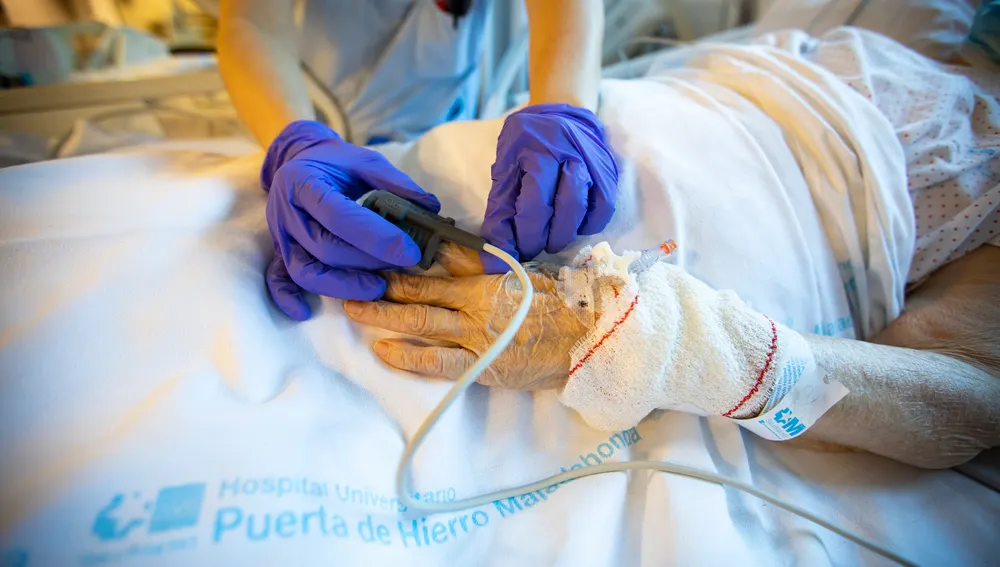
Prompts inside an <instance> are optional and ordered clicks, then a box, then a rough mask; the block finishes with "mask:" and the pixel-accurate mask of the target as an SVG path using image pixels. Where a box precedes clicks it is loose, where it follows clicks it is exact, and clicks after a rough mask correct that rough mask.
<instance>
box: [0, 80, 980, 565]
mask: <svg viewBox="0 0 1000 567" xmlns="http://www.w3.org/2000/svg"><path fill="white" fill-rule="evenodd" d="M727 92H728V93H729V94H727ZM709 95H711V96H709ZM604 101H605V102H604V104H605V109H606V110H605V112H604V116H603V118H604V120H605V121H606V123H607V124H608V128H609V133H610V136H611V139H612V143H613V144H614V146H615V148H616V150H617V151H618V152H619V153H620V154H621V155H622V166H623V167H622V171H623V178H622V200H621V206H620V208H619V212H618V215H617V216H616V219H615V221H614V223H613V225H612V226H611V227H609V230H608V231H607V232H606V234H605V235H604V236H603V238H604V239H608V240H610V241H611V242H612V244H613V245H614V246H616V247H622V248H623V247H631V248H641V247H645V246H651V245H655V244H657V243H658V242H660V241H662V240H663V239H665V238H668V237H669V238H675V239H676V240H677V242H678V243H679V244H680V249H679V250H678V254H677V261H678V263H680V264H681V265H682V266H684V267H685V268H687V269H688V270H690V271H691V272H692V273H693V274H695V275H696V276H698V277H699V278H702V279H703V280H705V281H706V282H708V283H710V284H711V285H713V286H715V287H718V288H732V289H735V290H737V291H738V292H739V293H740V294H741V295H742V296H743V297H744V298H746V299H748V300H750V301H751V302H752V303H753V305H754V307H755V308H756V309H759V310H761V311H763V312H765V313H768V314H769V315H771V316H772V318H775V319H777V320H782V321H784V322H786V323H787V324H789V325H791V326H793V327H795V328H797V329H799V330H804V331H812V330H814V329H816V328H817V326H818V328H819V330H820V331H821V332H824V331H829V334H836V335H840V336H851V335H853V334H854V333H855V330H854V324H853V321H852V320H851V319H850V311H849V309H848V301H847V293H846V292H845V290H844V288H843V285H842V282H841V277H840V274H839V271H838V267H837V265H836V259H835V257H834V253H833V251H832V250H831V248H830V246H829V245H828V244H827V242H828V241H827V236H826V234H825V232H824V230H823V223H822V222H821V221H820V214H819V213H817V211H816V207H815V205H813V201H812V199H811V198H810V189H809V187H808V186H807V184H806V181H805V179H804V176H803V175H802V173H801V170H800V169H799V168H798V166H797V164H796V161H795V160H796V156H795V155H794V154H793V152H792V151H791V150H789V148H788V146H787V144H783V143H782V141H783V140H784V139H785V136H784V135H783V133H782V131H781V129H780V128H779V127H778V126H777V125H776V124H775V123H774V122H773V121H769V120H768V119H767V117H766V116H765V115H764V114H763V113H762V112H761V111H760V110H758V109H756V107H754V106H753V105H751V104H749V103H748V102H746V100H745V99H741V98H740V97H738V96H736V95H735V94H733V93H732V92H731V91H725V89H723V88H722V87H720V86H718V85H716V86H712V85H711V84H709V83H708V82H704V81H701V82H699V80H697V79H696V78H693V77H689V78H687V79H683V80H682V79H678V80H676V81H668V82H666V83H657V82H644V83H628V84H625V83H611V84H608V85H607V88H606V89H605V92H604ZM654 110H655V112H653V111H654ZM498 131H499V123H497V122H478V123H459V124H451V125H447V126H444V127H441V128H439V129H436V130H435V131H433V132H431V133H429V134H428V135H426V136H425V137H424V138H423V139H422V140H421V141H420V142H418V143H417V144H415V145H414V146H412V147H411V148H409V150H408V151H406V152H404V153H402V155H401V156H398V158H397V160H396V161H397V163H398V164H399V165H400V167H402V168H403V169H404V170H406V171H407V172H408V173H410V174H411V175H412V176H413V177H414V178H415V179H416V180H417V182H418V183H421V184H422V185H423V186H425V187H427V188H428V189H429V190H432V191H434V192H435V193H437V194H438V195H439V197H441V200H442V203H443V205H444V211H445V213H446V214H451V215H454V216H456V217H457V219H458V220H459V224H462V225H465V226H466V227H474V226H475V223H476V219H478V218H481V214H482V210H483V208H484V207H485V196H486V193H487V191H488V189H489V174H488V172H489V165H490V163H491V162H492V159H493V147H494V143H495V139H496V134H497V132H498ZM258 167H259V156H250V157H247V158H242V159H238V160H235V161H234V160H231V159H229V158H222V157H215V156H212V155H211V154H205V153H203V152H192V153H184V152H159V153H142V154H133V155H107V156H94V157H87V158H77V159H69V160H62V161H58V162H50V163H43V164H36V165H31V166H25V167H20V168H12V169H8V170H4V171H0V289H2V294H0V314H2V323H0V325H2V326H0V376H2V382H0V388H2V389H0V393H2V398H0V431H2V433H3V435H2V440H0V443H2V445H0V477H2V479H3V483H2V485H0V538H2V539H0V552H2V553H3V554H4V555H2V556H4V557H5V559H7V560H9V561H11V564H13V565H27V566H30V567H35V566H50V565H52V566H57V565H58V566H63V565H124V566H128V565H205V566H215V565H250V564H263V565H334V564H335V565H398V564H404V565H467V564H475V565H511V564H514V565H608V566H612V565H637V564H642V565H651V566H652V565H667V564H681V565H691V564H700V565H722V564H739V565H776V564H795V565H799V564H802V565H805V564H808V565H824V564H831V565H832V564H836V565H844V564H856V563H863V564H869V563H870V564H879V563H880V561H879V560H877V558H874V557H873V556H872V555H871V554H870V553H868V552H866V551H864V550H861V549H859V548H857V547H856V546H854V545H852V544H850V543H848V542H845V541H843V540H841V539H840V538H838V537H837V536H834V535H832V534H830V533H828V532H826V531H825V530H823V529H822V528H819V527H816V526H813V525H810V524H808V523H806V522H804V521H802V520H800V519H798V518H795V517H791V516H789V515H787V514H786V513H784V512H782V511H780V510H775V509H773V508H772V507H770V506H767V505H764V504H762V503H761V502H759V501H757V500H755V499H754V498H752V497H749V496H745V495H743V494H741V493H738V492H734V491H730V490H726V489H723V488H720V487H717V486H714V485H708V484H702V483H699V482H698V481H694V480H690V479H685V478H676V477H669V476H665V475H661V474H657V473H648V474H647V473H633V474H629V475H625V474H615V475H605V476H603V477H599V478H590V479H584V480H580V481H576V482H573V483H570V484H567V485H562V486H558V487H555V488H553V489H550V490H549V491H546V492H543V493H539V494H535V495H528V496H525V497H522V498H520V499H517V500H512V501H504V502H498V503H496V504H495V505H491V506H485V507H482V508H480V509H478V510H470V511H467V512H463V513H459V514H451V515H443V516H440V517H429V518H424V517H421V516H420V515H419V514H415V513H414V512H413V511H405V510H400V509H399V506H398V502H397V501H396V500H395V499H394V497H393V476H394V472H395V464H396V459H397V458H398V456H399V454H400V452H401V450H402V447H403V435H410V434H412V433H413V432H414V431H415V429H416V428H417V427H418V426H419V424H420V422H421V420H422V419H423V418H424V417H425V416H426V414H427V413H428V412H429V411H430V409H431V408H432V407H433V406H434V404H435V403H436V402H437V401H438V400H439V399H440V397H441V396H442V395H443V394H444V392H445V390H446V389H447V388H448V387H449V385H450V384H447V383H441V382H437V381H429V380H424V379H420V378H417V377H414V376H408V375H403V374H400V373H397V372H392V371H390V370H388V369H387V368H386V367H385V366H383V365H382V364H381V363H380V362H379V361H378V359H377V358H376V357H374V356H373V354H372V353H371V351H370V345H371V342H372V340H373V339H374V338H375V337H376V336H379V334H378V333H376V332H375V331H372V330H370V329H363V328H358V327H356V326H354V325H353V324H352V323H350V322H349V320H348V319H347V318H346V317H345V316H344V314H343V312H342V309H341V307H340V304H339V302H337V301H334V300H322V302H321V305H319V306H318V308H317V309H315V310H314V312H315V313H316V315H315V316H314V318H313V319H312V320H310V321H308V322H305V323H302V324H295V323H292V322H291V321H288V320H287V319H285V318H283V317H282V316H281V315H280V313H279V312H278V311H277V310H276V309H275V308H274V307H273V306H272V305H271V303H270V301H269V299H268V298H267V294H266V291H265V290H264V286H263V278H262V275H261V274H262V271H263V269H264V266H265V263H266V261H267V260H268V258H269V255H270V253H271V247H270V243H269V236H268V235H267V231H266V227H265V223H264V215H263V204H264V196H263V194H262V193H261V191H260V190H259V188H258V186H257V185H258V183H257V168H258ZM580 244H581V245H582V244H584V243H583V242H581V243H580ZM572 253H573V251H572V250H571V251H568V252H567V255H569V254H572ZM775 263H777V264H775ZM775 266H778V268H777V269H775ZM891 287H892V286H890V288H891ZM619 459H669V460H674V461H679V462H683V463H686V464H689V465H693V466H698V467H702V468H706V469H709V470H713V471H718V472H721V473H724V474H727V475H731V476H733V477H736V478H739V479H741V480H744V481H746V482H752V483H754V484H756V485H757V486H759V487H761V488H763V489H766V490H769V491H773V492H775V493H778V494H780V495H782V496H784V497H785V498H789V499H792V500H793V501H795V502H796V503H798V504H800V505H803V506H805V507H807V508H810V509H812V510H814V511H816V512H817V513H819V514H821V515H823V516H825V517H828V518H830V519H832V520H833V521H835V522H837V523H840V524H842V525H845V526H846V527H849V528H851V529H854V530H858V531H861V532H863V533H865V534H866V535H868V536H869V537H871V538H873V539H875V540H877V541H880V542H882V543H883V544H885V545H888V546H890V547H892V548H894V549H897V550H899V551H901V552H902V553H904V554H905V555H907V556H909V557H911V558H913V559H916V560H918V561H920V562H922V563H926V564H944V563H947V564H951V565H954V564H972V563H983V562H986V561H989V560H991V559H993V558H995V557H996V556H997V552H998V543H997V541H996V538H995V534H994V533H993V532H994V523H995V518H996V517H997V515H998V513H1000V495H997V494H996V493H993V492H990V491H988V490H986V489H984V488H982V487H981V486H980V485H978V484H976V483H974V482H973V481H970V480H968V479H967V478H965V477H962V476H960V475H958V474H957V473H953V472H949V471H944V472H925V471H917V470H914V469H911V468H909V467H905V466H902V465H899V464H896V463H892V462H888V461H885V460H883V459H879V458H877V457H873V456H870V455H860V454H820V453H813V452H808V451H803V450H795V449H791V448H789V447H786V446H780V445H776V444H769V443H766V442H763V441H759V440H757V439H756V438H754V437H753V436H752V435H750V434H747V433H744V432H742V431H740V430H739V429H738V428H737V427H736V426H734V425H732V424H731V423H728V422H726V421H724V420H716V419H702V418H696V417H694V416H690V415H685V414H679V413H662V414H656V415H653V416H651V417H650V418H649V419H647V420H646V421H645V422H643V423H642V424H640V425H639V426H638V427H637V428H635V429H632V430H629V431H625V432H621V433H617V434H615V435H608V434H606V433H599V432H596V431H593V430H590V429H588V428H587V427H586V426H585V425H584V424H583V423H582V421H581V420H580V419H579V418H578V417H577V416H576V415H574V414H572V413H571V412H570V411H568V410H566V409H565V408H563V407H562V406H560V405H559V403H558V401H557V400H556V397H555V395H554V394H553V393H543V394H539V395H535V396H532V395H529V394H526V393H519V392H505V391H488V390H486V389H484V388H479V387H474V388H473V389H472V390H471V391H470V392H469V394H468V395H467V396H466V397H465V398H464V399H462V400H460V401H459V402H458V403H457V404H456V405H455V407H454V408H453V409H452V411H451V412H450V413H449V414H448V415H446V416H445V418H444V420H443V421H442V423H441V425H440V427H439V431H436V432H435V433H434V434H433V435H432V436H431V437H430V439H429V440H428V444H427V447H426V449H424V450H423V451H422V453H421V454H419V455H418V457H417V461H416V467H415V480H416V486H418V487H419V488H420V491H421V493H420V498H423V499H435V500H439V499H454V498H457V497H460V496H465V495H470V494H471V493H473V492H479V491H483V490H487V489H492V488H499V487H502V486H508V485H510V484H513V483H515V482H523V481H528V480H533V479H535V478H537V477H540V476H542V475H547V474H551V473H553V472H557V471H559V469H560V468H563V467H565V468H569V467H571V466H574V465H582V466H587V465H591V464H595V463H597V462H600V461H602V460H619Z"/></svg>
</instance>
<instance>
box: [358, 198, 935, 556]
mask: <svg viewBox="0 0 1000 567" xmlns="http://www.w3.org/2000/svg"><path fill="white" fill-rule="evenodd" d="M363 206H364V207H366V208H368V209H371V210H373V211H375V212H377V213H378V214H379V215H381V216H382V217H383V218H385V219H386V220H388V221H389V222H391V223H393V224H395V225H396V226H398V227H400V228H401V229H403V231H404V232H406V234H407V235H409V236H410V238H412V239H413V240H414V242H416V243H417V245H418V246H420V250H421V252H422V256H421V260H420V263H419V264H418V265H419V266H420V267H421V268H422V269H425V270H426V269H428V268H430V267H431V264H433V262H434V254H435V253H436V252H437V249H438V247H439V246H440V244H441V241H442V240H450V241H452V242H455V243H456V244H461V245H463V246H466V247H468V248H472V249H474V250H481V251H484V252H487V253H489V254H492V255H494V256H496V257H497V258H499V259H501V260H503V261H504V262H505V263H506V264H507V265H508V266H510V268H511V270H513V271H514V274H515V275H517V278H518V280H520V282H521V288H522V289H523V290H524V295H523V296H522V298H521V304H520V305H519V306H518V308H517V311H516V312H515V313H514V316H513V318H511V320H510V323H509V324H508V325H507V328H506V329H504V331H503V333H501V334H500V336H499V337H497V340H496V342H495V343H493V346H491V347H490V348H489V349H487V350H486V352H484V353H483V355H482V356H481V357H479V360H477V361H476V363H475V364H474V365H472V366H471V367H470V368H469V369H468V370H466V371H465V373H464V374H463V375H462V376H461V377H460V378H459V379H458V381H456V382H455V385H454V386H452V387H451V389H450V390H448V393H447V394H445V397H444V398H443V399H442V400H441V401H440V402H439V403H438V405H437V407H435V408H434V410H433V411H432V412H431V413H430V415H428V416H427V418H426V419H425V420H424V422H423V423H422V424H421V425H420V428H419V429H417V432H416V433H415V434H414V435H413V437H412V438H411V439H409V440H408V441H407V443H406V448H405V449H404V450H403V455H402V457H400V460H399V467H398V468H397V470H396V492H398V493H399V500H400V502H402V503H403V504H404V505H405V506H407V507H408V508H414V509H417V510H424V511H427V512H431V513H444V512H456V511H459V510H464V509H466V508H472V507H475V506H482V505H484V504H489V503H492V502H493V501H495V500H504V499H507V498H511V497H517V496H521V495H523V494H527V493H529V492H535V491H538V490H543V489H545V488H548V487H550V486H552V485H554V484H559V483H562V482H566V481H570V480H574V479H577V478H583V477H586V476H591V475H596V474H604V473H609V472H621V471H628V470H655V471H660V472H665V473H669V474H675V475H679V476H686V477H689V478H694V479H698V480H702V481H705V482H714V483H716V484H721V485H723V486H731V487H733V488H736V489H737V490H741V491H743V492H745V493H747V494H750V495H752V496H756V497H757V498H760V499H761V500H764V501H765V502H769V503H771V504H774V505H775V506H778V507H779V508H783V509H785V510H787V511H789V512H791V513H793V514H795V515H797V516H799V517H801V518H804V519H806V520H808V521H810V522H812V523H814V524H816V525H819V526H823V527H824V528H826V529H828V530H830V531H832V532H834V533H836V534H838V535H840V536H842V537H844V538H846V539H848V540H851V541H853V542H854V543H856V544H858V545H860V546H862V547H864V548H867V549H869V550H871V551H873V552H875V553H877V554H879V555H881V556H883V557H885V558H887V559H889V560H892V561H895V562H896V563H898V564H900V565H915V563H913V562H911V561H909V560H907V559H906V558H904V557H902V556H900V555H898V554H896V553H894V552H892V551H890V550H888V549H886V548H884V547H882V546H880V545H878V544H877V543H875V542H873V541H871V540H869V539H867V538H865V537H862V536H860V535H858V534H855V533H853V532H851V531H848V530H846V529H844V528H841V527H839V526H837V525H834V524H831V523H830V522H827V521H826V520H824V519H822V518H820V517H818V516H816V515H815V514H813V513H811V512H809V511H808V510H806V509H804V508H801V507H799V506H796V505H795V504H792V503H790V502H787V501H785V500H782V499H781V498H779V497H777V496H775V495H773V494H769V493H767V492H764V491H762V490H760V489H758V488H756V487H754V486H752V485H749V484H746V483H744V482H741V481H738V480H736V479H733V478H729V477H726V476H722V475H719V474H716V473H713V472H709V471H705V470H701V469H698V468H695V467H689V466H686V465H681V464H676V463H670V462H665V461H625V462H620V463H602V464H599V465H596V466H590V467H586V468H580V469H573V470H569V471H566V472H563V473H559V474H555V475H552V476H550V477H548V478H543V479H541V480H539V481H537V482H533V483H530V484H525V485H523V486H515V487H512V488H508V489H505V490H498V491H496V492H490V493H488V494H482V495H480V496H473V497H471V498H463V499H461V500H455V501H453V502H424V501H420V500H414V499H413V498H412V496H411V494H413V489H412V487H411V484H410V467H411V466H412V464H413V457H414V455H415V454H416V452H417V449H419V448H420V445H421V444H422V443H423V442H424V439H425V438H426V437H427V435H428V434H429V433H430V431H431V429H433V428H434V426H435V425H437V422H438V420H440V419H441V416H442V415H443V414H444V412H445V411H447V410H448V408H449V407H450V406H451V404H452V403H454V401H455V400H456V399H457V398H458V396H460V395H461V394H462V393H464V392H465V390H467V389H468V388H469V386H471V385H472V384H473V383H474V382H475V381H476V379H477V378H479V375H480V374H482V373H483V371H484V370H486V368H488V367H489V365H490V364H492V363H493V361H494V360H496V358H497V356H499V355H500V353H501V352H503V350H504V349H505V348H507V345H508V344H510V341H511V340H512V339H513V338H514V335H515V334H517V331H518V330H519V329H520V328H521V324H523V323H524V320H525V318H526V317H527V315H528V310H529V309H530V308H531V302H532V299H533V298H534V289H533V288H532V285H531V280H530V279H528V273H527V272H526V271H525V270H524V268H523V267H522V266H521V264H519V263H518V262H517V260H515V259H514V258H513V257H511V255H510V254H507V253H506V252H504V251H503V250H501V249H499V248H497V247H495V246H493V245H491V244H488V243H487V242H486V241H485V240H483V239H482V238H480V237H479V236H476V235H473V234H471V233H468V232H466V231H464V230H462V229H459V228H456V227H455V221H454V220H452V219H450V218H445V217H441V216H439V215H436V214H434V213H432V212H430V211H428V210H426V209H424V208H423V207H420V206H418V205H415V204H413V203H411V202H409V201H407V200H406V199H403V198H401V197H399V196H397V195H394V194H392V193H389V192H387V191H375V192H373V193H371V194H370V195H369V196H368V197H367V198H366V199H365V201H364V203H363Z"/></svg>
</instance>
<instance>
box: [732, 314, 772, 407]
mask: <svg viewBox="0 0 1000 567" xmlns="http://www.w3.org/2000/svg"><path fill="white" fill-rule="evenodd" d="M767 321H768V322H769V323H771V349H770V350H769V351H768V352H767V360H766V361H764V367H763V368H761V369H760V374H758V375H757V382H756V383H755V384H754V385H753V388H750V391H749V392H747V395H745V396H743V399H742V400H740V402H739V403H738V404H736V405H735V406H733V409H731V410H729V411H727V412H726V413H724V414H722V416H723V417H729V416H730V415H732V414H733V413H734V412H736V410H738V409H740V408H741V407H743V404H745V403H747V402H748V401H750V398H752V397H754V395H755V394H756V393H757V391H758V390H760V385H761V384H763V383H764V376H767V371H768V370H770V369H771V363H772V362H774V353H775V351H777V350H778V329H777V327H775V326H774V321H772V320H771V318H770V317H768V318H767Z"/></svg>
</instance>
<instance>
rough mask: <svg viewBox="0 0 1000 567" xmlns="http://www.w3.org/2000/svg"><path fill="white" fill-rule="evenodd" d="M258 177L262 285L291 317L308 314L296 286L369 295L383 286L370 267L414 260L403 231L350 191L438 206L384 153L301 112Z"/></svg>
mask: <svg viewBox="0 0 1000 567" xmlns="http://www.w3.org/2000/svg"><path fill="white" fill-rule="evenodd" d="M260 181H261V185H263V187H264V190H265V191H267V192H268V196H267V225H268V228H269V229H270V231H271V240H272V242H273V243H274V249H275V254H274V259H272V260H271V264H270V266H268V268H267V274H266V277H265V279H266V281H267V289H268V291H269V292H270V293H271V298H272V299H274V302H275V303H276V304H277V305H278V307H279V308H280V309H281V310H282V311H284V312H285V314H286V315H288V316H289V317H291V318H292V319H295V320H298V321H303V320H305V319H308V318H309V316H310V309H309V304H308V303H306V301H305V298H304V297H303V290H305V291H309V292H312V293H316V294H319V295H326V296H329V297H337V298H341V299H357V300H367V301H370V300H375V299H379V298H381V297H382V294H383V293H384V292H385V280H383V279H382V278H381V277H379V276H378V275H377V274H374V273H372V272H374V271H377V270H386V269H392V268H396V267H403V266H413V265H415V264H416V263H417V262H419V261H420V248H419V247H418V246H417V245H416V243H414V242H413V240H412V239H411V238H410V237H409V236H407V235H406V234H405V233H404V232H403V231H402V230H400V229H399V228H398V227H396V226H395V225H393V224H392V223H390V222H389V221H387V220H385V219H383V218H382V217H380V216H379V215H378V214H376V213H374V212H372V211H370V210H368V209H366V208H364V207H362V206H361V205H359V204H358V203H357V202H355V200H356V199H358V198H359V197H361V196H362V195H363V194H365V193H367V192H368V191H371V190H375V189H381V190H383V191H389V192H391V193H394V194H396V195H398V196H400V197H402V198H404V199H408V200H410V201H413V202H415V203H417V204H419V205H420V206H422V207H424V208H426V209H430V210H432V211H434V212H437V211H439V210H440V209H441V205H440V203H438V200H437V198H436V197H434V195H431V194H430V193H426V192H424V191H423V190H422V189H420V188H419V187H417V184H416V183H414V182H413V180H412V179H410V178H409V177H408V176H407V175H406V174H405V173H403V172H402V171H399V170H398V169H396V168H395V167H394V166H393V165H392V164H390V163H389V161H388V160H387V159H386V158H385V156H383V155H382V154H379V153H378V152H374V151H372V150H369V149H366V148H362V147H359V146H355V145H353V144H349V143H347V142H345V141H343V140H342V139H341V138H340V136H338V135H337V133H336V132H334V131H333V130H331V129H329V128H327V127H326V126H324V125H322V124H320V123H318V122H313V121H308V120H301V121H298V122H292V123H291V124H289V125H288V126H286V127H285V129H284V130H282V132H281V134H279V135H278V137H277V138H275V140H274V142H272V143H271V147H270V148H268V150H267V156H266V157H265V158H264V165H263V167H262V168H261V172H260Z"/></svg>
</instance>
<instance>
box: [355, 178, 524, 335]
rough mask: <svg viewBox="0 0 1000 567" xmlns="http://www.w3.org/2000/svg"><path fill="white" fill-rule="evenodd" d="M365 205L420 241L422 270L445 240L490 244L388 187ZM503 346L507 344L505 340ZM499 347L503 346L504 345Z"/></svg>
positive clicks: (476, 245) (476, 247)
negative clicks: (398, 194) (388, 189)
mask: <svg viewBox="0 0 1000 567" xmlns="http://www.w3.org/2000/svg"><path fill="white" fill-rule="evenodd" d="M362 206H363V207H365V208H366V209H371V210H373V211H375V212H376V213H378V214H379V215H380V216H381V217H382V218H384V219H385V220H387V221H389V222H391V223H392V224H394V225H396V226H398V227H399V228H401V229H402V230H403V232H405V233H406V235H407V236H409V237H410V238H412V239H413V241H414V242H416V243H417V246H419V247H420V252H421V255H420V262H419V263H418V264H417V266H419V267H420V269H422V270H427V269H430V267H431V264H433V263H434V255H435V254H437V250H438V247H439V246H440V245H441V241H442V240H450V241H452V242H454V243H456V244H461V245H462V246H465V247H466V248H472V249H473V250H484V249H485V247H486V246H487V244H486V241H485V240H483V239H482V238H480V237H478V236H476V235H474V234H472V233H469V232H466V231H464V230H462V229H460V228H455V221H454V219H449V218H445V217H442V216H438V215H436V214H434V213H432V212H430V211H428V210H427V209H425V208H423V207H421V206H419V205H415V204H413V203H411V202H409V201H407V200H406V199H404V198H402V197H399V196H397V195H394V194H392V193H390V192H388V191H373V192H371V193H370V194H369V195H368V197H366V198H365V200H364V202H363V203H362ZM512 326H513V325H512ZM518 326H520V323H518ZM514 332H515V333H516V332H517V329H514ZM504 346H507V345H506V343H505V344H504ZM497 350H503V347H501V348H499V349H497Z"/></svg>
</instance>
